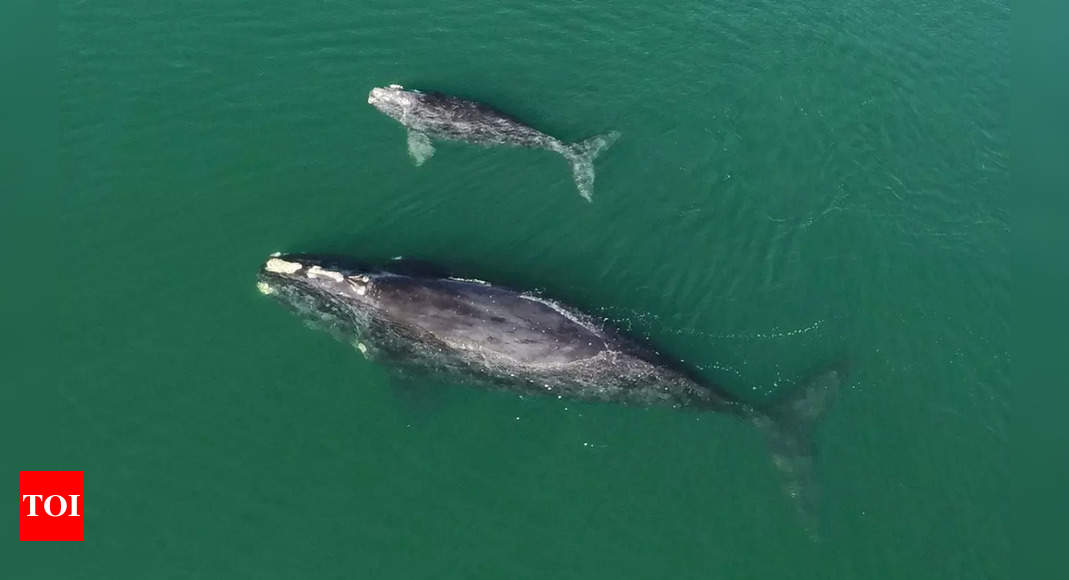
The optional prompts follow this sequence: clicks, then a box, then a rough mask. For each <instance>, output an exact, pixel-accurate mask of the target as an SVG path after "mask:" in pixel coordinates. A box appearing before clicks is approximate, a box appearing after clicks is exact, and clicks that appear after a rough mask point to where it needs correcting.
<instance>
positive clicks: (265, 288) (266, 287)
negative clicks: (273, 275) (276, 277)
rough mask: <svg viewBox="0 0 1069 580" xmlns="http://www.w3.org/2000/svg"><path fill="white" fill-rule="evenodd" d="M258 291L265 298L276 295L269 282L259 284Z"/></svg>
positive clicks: (257, 284)
mask: <svg viewBox="0 0 1069 580" xmlns="http://www.w3.org/2000/svg"><path fill="white" fill-rule="evenodd" d="M256 289H257V290H259V291H260V293H261V294H263V295H264V296H270V295H272V294H274V293H275V289H274V288H272V287H271V285H270V284H268V283H267V282H257V283H256Z"/></svg>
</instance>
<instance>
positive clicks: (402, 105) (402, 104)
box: [367, 85, 418, 120]
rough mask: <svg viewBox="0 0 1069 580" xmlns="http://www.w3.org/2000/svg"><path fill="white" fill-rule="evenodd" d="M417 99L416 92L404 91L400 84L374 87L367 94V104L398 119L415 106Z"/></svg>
mask: <svg viewBox="0 0 1069 580" xmlns="http://www.w3.org/2000/svg"><path fill="white" fill-rule="evenodd" d="M417 99H418V97H417V93H413V92H412V91H406V90H405V88H404V87H402V86H401V85H390V86H388V87H375V88H373V89H371V92H370V93H368V96H367V102H368V104H369V105H371V106H373V107H375V108H376V109H378V110H380V111H382V112H383V113H385V114H386V115H388V116H390V117H392V118H394V119H398V120H400V119H401V118H402V117H404V116H405V115H406V114H407V113H408V112H409V111H410V110H411V109H412V108H414V107H415V106H416V104H417Z"/></svg>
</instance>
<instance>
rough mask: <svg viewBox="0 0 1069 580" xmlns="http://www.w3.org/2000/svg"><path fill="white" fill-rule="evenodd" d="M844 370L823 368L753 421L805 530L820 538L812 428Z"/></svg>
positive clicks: (837, 386) (836, 389) (838, 384)
mask: <svg viewBox="0 0 1069 580" xmlns="http://www.w3.org/2000/svg"><path fill="white" fill-rule="evenodd" d="M844 374H845V371H844V369H843V368H840V367H836V368H830V369H825V370H823V371H821V372H819V373H816V374H815V375H812V376H811V377H810V378H809V380H807V381H806V382H805V384H803V385H802V386H801V388H800V389H799V390H798V391H795V392H792V393H791V395H790V396H788V397H787V398H785V399H783V400H781V401H779V402H777V403H776V404H774V405H772V406H771V407H770V408H768V409H766V410H765V411H764V412H763V413H761V414H759V415H757V416H756V417H755V418H754V422H755V423H757V425H758V426H759V427H760V428H761V430H762V431H764V432H765V435H766V436H767V437H768V443H769V446H770V447H771V448H772V462H773V464H775V466H776V469H777V470H778V471H779V472H780V475H781V477H782V479H783V486H784V489H785V491H786V492H787V495H789V496H790V497H791V498H792V499H793V500H794V501H795V502H796V505H797V507H798V511H799V513H800V514H801V516H802V519H803V523H804V525H805V527H806V531H807V532H808V533H809V535H810V537H812V538H813V539H814V540H816V539H819V534H818V530H817V527H818V526H817V523H818V519H817V507H818V499H819V489H818V486H817V481H816V478H815V476H814V473H813V470H814V460H815V456H816V448H815V446H814V444H813V429H814V427H815V425H816V423H817V421H818V420H819V419H820V418H821V417H822V416H823V415H824V411H825V410H826V409H827V406H828V403H829V402H830V400H831V398H832V396H833V395H834V394H835V392H836V391H838V390H839V386H840V384H841V383H842V380H843V376H844Z"/></svg>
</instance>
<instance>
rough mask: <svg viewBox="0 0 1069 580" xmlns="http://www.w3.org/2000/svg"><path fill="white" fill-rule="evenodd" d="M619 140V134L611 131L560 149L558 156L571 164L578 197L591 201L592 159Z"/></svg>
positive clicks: (592, 186) (592, 193)
mask: <svg viewBox="0 0 1069 580" xmlns="http://www.w3.org/2000/svg"><path fill="white" fill-rule="evenodd" d="M619 138H620V132H619V131H612V132H610V133H606V134H604V135H598V136H597V137H591V138H589V139H586V140H583V141H580V142H578V143H573V144H571V145H565V146H563V147H562V148H561V149H560V154H561V155H563V156H564V158H565V159H567V160H568V162H569V163H571V164H572V176H573V177H574V178H575V187H577V188H578V189H579V195H581V196H583V199H585V200H587V201H593V196H594V159H595V158H596V157H597V156H598V155H600V154H601V152H602V151H604V150H606V149H608V148H609V146H610V145H612V144H613V143H615V142H616V140H617V139H619Z"/></svg>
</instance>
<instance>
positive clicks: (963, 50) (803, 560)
mask: <svg viewBox="0 0 1069 580" xmlns="http://www.w3.org/2000/svg"><path fill="white" fill-rule="evenodd" d="M149 4H150V3H138V2H129V1H119V0H98V1H94V2H70V1H64V2H60V3H59V23H58V24H59V26H58V31H57V37H56V38H57V43H56V44H57V58H58V69H57V77H56V78H57V86H58V91H59V100H58V107H59V110H58V121H57V123H58V134H59V143H58V147H59V167H58V173H57V176H56V179H57V180H58V183H59V192H60V193H59V196H58V197H53V196H40V197H35V196H26V197H18V198H15V199H8V200H5V202H4V203H5V204H6V205H7V206H8V209H9V210H10V212H7V213H8V215H9V216H39V217H42V218H44V219H46V220H47V223H48V224H50V225H49V226H48V229H47V230H46V231H47V232H48V236H47V237H48V238H49V239H48V240H47V241H46V242H42V241H37V240H39V239H40V236H38V237H36V238H34V237H31V230H34V229H35V226H34V225H33V224H32V222H30V221H29V220H10V223H9V224H8V228H6V229H7V231H8V234H9V235H10V237H11V239H10V240H9V241H7V242H5V245H9V247H8V250H9V252H8V253H9V255H15V256H18V257H19V259H18V260H16V259H15V258H9V260H12V261H21V260H22V258H23V257H26V256H32V255H34V254H33V252H34V250H35V249H36V245H38V244H42V243H47V244H48V245H49V246H55V248H56V249H55V257H54V258H50V259H49V260H47V261H46V262H45V263H43V264H42V263H35V264H33V265H32V266H31V267H30V269H29V270H27V273H20V274H18V275H15V274H10V272H11V270H10V269H9V270H8V271H9V274H8V275H10V276H11V278H8V277H7V276H8V275H5V280H15V279H16V278H17V280H18V283H17V284H9V285H8V288H7V291H8V292H13V294H12V299H10V300H5V302H7V306H6V307H5V317H6V318H7V319H8V320H9V321H10V323H11V324H12V328H15V329H19V330H18V331H17V332H15V333H14V334H15V335H16V336H18V337H19V339H18V340H17V341H15V342H18V343H19V344H17V345H13V348H12V349H11V350H9V351H8V352H9V353H11V354H14V355H16V356H17V360H13V361H11V362H17V363H18V364H12V365H8V366H9V368H12V369H13V370H11V371H10V372H7V373H5V377H6V378H5V381H4V383H5V389H4V391H5V393H4V396H5V397H6V401H5V404H6V405H8V408H10V409H18V410H19V412H18V416H16V417H14V418H13V422H11V423H10V424H9V425H8V426H7V429H8V430H9V432H8V435H9V437H8V438H7V439H8V440H9V441H14V440H17V441H18V444H17V445H12V446H10V447H9V451H7V452H5V455H6V456H7V458H8V460H9V461H10V463H9V466H10V467H9V474H11V475H12V477H13V474H14V471H17V470H29V469H75V470H84V471H85V480H86V492H85V496H86V498H85V517H86V520H85V526H86V541H85V542H84V543H82V544H66V543H21V544H15V543H14V542H16V541H17V539H16V537H15V534H16V532H15V528H14V522H13V521H12V522H11V524H10V525H9V526H8V527H7V529H8V532H7V533H6V535H5V536H4V540H5V543H6V544H7V545H8V548H9V549H10V548H11V547H12V546H14V547H15V548H14V549H12V550H11V554H12V555H11V557H10V558H7V559H8V560H9V561H10V562H13V564H12V565H9V567H11V566H13V568H14V571H15V574H14V576H11V577H17V578H275V577H277V578H341V577H345V578H353V577H355V578H584V579H592V578H710V577H711V578H910V579H916V578H940V579H946V578H1004V577H1007V576H1008V574H1009V570H1008V563H1007V559H1008V552H1009V547H1008V544H1009V542H1008V539H1007V531H1006V522H1005V519H1006V517H1007V512H1008V509H1007V507H1006V504H1005V495H1006V490H1005V488H1006V486H1007V484H1008V482H1009V471H1008V468H1007V458H1006V444H1007V426H1006V423H1007V416H1008V408H1009V394H1008V391H1009V386H1008V383H1009V379H1008V368H1009V356H1008V350H1007V349H1008V347H1007V344H1006V341H1007V335H1008V323H1009V314H1008V303H1009V298H1008V295H1009V278H1010V276H1009V271H1010V268H1009V264H1008V256H1007V254H1008V251H1007V241H1008V240H1007V238H1008V236H1009V225H1008V217H1007V210H1006V207H1005V206H1006V204H1007V198H1008V196H1009V189H1010V187H1009V171H1008V127H1007V109H1008V100H1009V80H1008V75H1009V73H1008V67H1009V41H1008V26H1009V14H1010V12H1009V6H1008V4H1006V3H1005V2H941V3H928V2H918V1H915V0H913V1H907V2H904V3H886V2H869V1H863V0H848V1H846V2H818V3H787V4H784V3H775V2H742V3H723V2H692V1H685V2H679V3H668V4H657V5H654V4H649V3H641V2H618V3H608V2H592V1H587V2H563V1H552V2H537V3H529V2H477V1H475V2H463V3H438V4H435V5H434V7H431V5H430V4H427V3H407V4H406V3H402V2H372V3H360V4H353V3H345V2H336V1H317V2H307V1H302V0H297V1H291V2H256V3H253V2H237V1H234V0H216V1H213V2H205V1H190V2H177V3H171V4H168V5H164V4H161V3H151V4H150V5H149ZM389 83H401V84H404V85H405V86H406V87H408V88H419V89H426V90H439V91H443V92H447V93H451V94H456V95H459V96H463V97H467V98H471V99H475V100H478V101H481V102H485V103H488V104H490V105H492V106H494V107H496V108H498V109H500V110H503V111H506V112H508V113H510V114H512V115H514V116H515V117H517V118H519V119H521V120H523V121H525V122H527V123H529V124H530V125H532V126H534V127H536V128H539V129H541V130H543V131H545V132H547V133H549V134H552V135H554V136H557V137H559V138H561V139H563V140H566V141H574V140H579V139H582V138H585V137H589V136H592V135H595V134H599V133H604V132H606V131H609V130H617V131H620V132H621V134H622V137H621V139H620V140H619V142H617V143H616V144H615V145H614V146H613V147H612V148H611V149H610V150H608V151H607V152H606V153H605V154H604V155H603V156H602V157H600V158H599V159H598V161H597V163H596V167H597V176H598V177H597V182H596V184H595V195H594V203H593V204H587V203H586V202H584V201H583V200H582V199H581V198H580V197H579V196H578V195H577V194H576V191H575V186H574V184H573V182H572V179H571V176H570V172H569V170H568V166H567V164H566V163H565V162H564V161H563V160H562V159H561V158H560V157H559V156H557V155H554V154H552V153H548V152H544V151H531V150H517V149H481V148H477V147H473V146H469V145H463V144H440V145H439V146H438V153H437V154H436V155H435V157H433V158H432V159H431V160H429V161H428V162H427V163H426V164H425V165H424V166H422V167H418V168H417V167H414V166H413V164H412V163H411V161H410V159H409V158H408V155H407V153H406V150H405V135H404V131H403V130H402V129H401V127H400V126H399V125H398V124H397V123H396V122H394V121H392V120H390V119H388V118H386V117H385V116H383V115H382V114H380V113H379V112H377V111H375V110H374V109H373V108H372V107H370V106H369V105H367V103H366V98H367V92H368V91H369V90H370V89H371V88H372V87H373V86H382V85H385V84H389ZM42 223H44V222H42ZM31 240H33V241H31ZM12 244H13V245H12ZM274 251H300V252H331V253H340V254H347V255H352V256H356V257H360V258H364V259H371V260H376V259H377V260H386V259H389V258H391V257H394V256H404V257H407V258H419V259H423V260H429V261H433V262H435V263H438V264H441V265H443V266H445V267H447V268H449V269H451V270H453V271H454V272H456V273H458V274H463V275H467V276H472V277H478V278H482V279H487V280H492V281H495V282H500V283H505V284H508V285H511V286H514V287H518V288H525V289H528V288H530V289H538V290H541V291H542V292H544V293H545V294H546V295H547V296H551V297H554V298H557V299H559V300H562V301H564V302H567V303H569V304H571V305H574V306H576V307H578V308H581V309H583V310H585V311H587V312H589V313H591V314H594V315H598V316H601V317H604V318H605V319H607V320H608V321H609V322H611V323H612V324H614V325H617V326H619V327H621V328H623V329H625V330H627V331H629V332H630V333H631V334H632V335H633V336H636V337H639V338H642V339H648V340H650V341H651V342H652V343H653V344H655V345H656V346H657V347H658V348H659V349H660V350H661V351H663V352H666V353H670V354H671V355H672V356H673V357H675V358H678V359H680V360H681V361H684V364H686V365H688V366H689V367H691V368H693V369H695V370H696V371H698V372H699V373H700V374H702V375H703V376H705V377H707V378H708V379H709V380H711V381H715V382H717V383H719V384H721V385H723V386H724V388H726V389H729V390H731V391H732V392H734V393H737V394H738V395H739V396H740V397H744V398H746V399H747V400H750V401H754V402H760V401H763V400H766V399H768V398H770V397H774V396H776V395H782V394H784V393H787V392H790V389H791V388H793V387H795V386H797V384H798V382H799V381H800V380H801V379H802V378H803V377H804V376H805V375H806V374H807V373H808V372H809V371H810V370H811V369H813V368H814V367H816V366H820V365H822V364H827V363H828V362H832V361H846V362H848V364H849V367H850V374H849V378H848V383H847V385H846V387H845V388H844V389H843V390H842V391H841V392H840V393H839V395H838V397H837V399H836V401H835V402H834V405H833V406H832V408H831V409H830V411H829V412H828V414H827V416H826V417H825V418H824V420H823V421H822V422H821V424H820V428H819V431H818V433H817V441H818V446H819V449H820V456H819V460H818V472H819V474H820V479H821V482H822V495H823V502H822V506H821V514H820V517H821V526H822V530H821V535H822V538H823V539H822V541H820V542H816V543H815V542H813V541H811V540H810V538H809V537H808V536H807V535H806V533H805V532H804V530H803V529H802V527H801V525H800V524H799V521H798V518H797V517H796V514H795V512H794V508H793V506H792V505H791V503H790V501H789V500H788V499H787V498H785V497H784V495H783V493H782V492H781V490H780V488H779V482H778V481H777V479H776V473H775V472H774V470H773V468H772V466H771V465H770V461H769V457H768V453H767V450H766V447H765V444H764V441H763V440H762V437H761V435H760V433H758V432H757V431H756V430H754V429H753V428H752V427H750V426H748V425H745V424H742V423H740V422H736V421H733V420H731V419H729V418H724V417H719V416H702V417H698V416H695V415H694V414H691V413H683V412H678V411H674V410H671V409H636V408H628V407H617V406H612V405H604V404H590V403H576V402H571V401H565V400H557V399H549V398H546V399H539V398H518V397H515V396H512V395H509V394H506V393H492V392H484V391H480V390H475V389H469V388H465V387H464V386H463V385H451V384H441V383H440V381H435V380H428V381H427V382H426V384H423V383H421V382H410V381H399V380H397V379H395V378H393V377H391V375H390V374H389V373H388V372H387V370H386V369H384V368H382V367H380V366H376V365H374V364H372V363H369V362H367V361H365V360H364V359H363V358H362V357H360V356H359V354H358V353H357V352H356V351H355V350H354V349H353V348H352V347H351V346H350V345H346V344H343V343H340V342H337V341H334V340H333V339H331V338H330V337H329V336H328V335H326V334H324V333H319V332H314V331H312V330H310V329H308V328H306V327H304V326H302V324H301V323H300V322H299V321H298V320H297V319H295V318H294V317H292V316H291V315H290V314H289V313H287V312H286V311H285V310H284V309H282V308H279V307H278V306H277V305H276V304H274V303H273V302H272V301H270V300H267V299H265V298H264V297H262V296H261V295H260V294H259V293H258V292H257V291H256V288H255V274H256V270H257V268H258V267H259V265H260V264H261V263H262V262H263V260H264V259H265V258H266V257H267V255H268V254H269V253H271V252H274ZM5 263H6V265H7V266H8V267H10V265H11V263H12V262H10V261H7V260H5ZM23 329H24V330H23ZM5 463H8V462H7V461H5ZM12 511H13V510H12ZM12 517H14V516H13V515H12ZM6 552H7V550H5V553H6Z"/></svg>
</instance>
